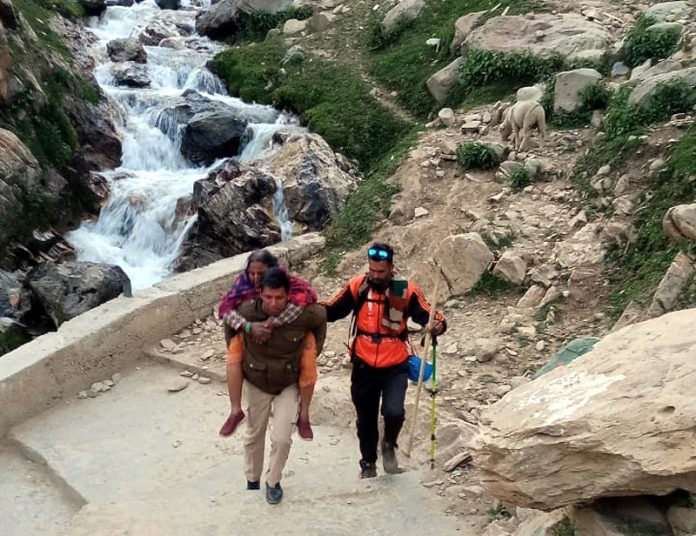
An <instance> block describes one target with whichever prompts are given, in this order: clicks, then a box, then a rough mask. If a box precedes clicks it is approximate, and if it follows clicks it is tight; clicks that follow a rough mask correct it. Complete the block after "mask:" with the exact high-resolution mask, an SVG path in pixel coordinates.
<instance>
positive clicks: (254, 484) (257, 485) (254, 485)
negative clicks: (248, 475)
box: [247, 480, 261, 490]
mask: <svg viewBox="0 0 696 536" xmlns="http://www.w3.org/2000/svg"><path fill="white" fill-rule="evenodd" d="M247 489H248V490H257V489H261V482H260V481H259V480H253V481H252V480H247Z"/></svg>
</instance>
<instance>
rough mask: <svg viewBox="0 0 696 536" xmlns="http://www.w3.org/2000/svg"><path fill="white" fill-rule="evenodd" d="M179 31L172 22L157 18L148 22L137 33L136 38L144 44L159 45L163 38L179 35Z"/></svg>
mask: <svg viewBox="0 0 696 536" xmlns="http://www.w3.org/2000/svg"><path fill="white" fill-rule="evenodd" d="M180 35H181V33H180V32H179V30H178V29H177V27H176V25H175V24H173V23H168V22H165V21H164V20H161V19H157V20H154V21H152V22H151V23H149V24H148V25H147V26H145V28H143V31H142V32H140V35H138V40H139V41H140V42H141V43H142V44H143V45H146V46H153V47H156V46H159V44H160V43H161V42H162V40H163V39H170V38H172V37H179V36H180Z"/></svg>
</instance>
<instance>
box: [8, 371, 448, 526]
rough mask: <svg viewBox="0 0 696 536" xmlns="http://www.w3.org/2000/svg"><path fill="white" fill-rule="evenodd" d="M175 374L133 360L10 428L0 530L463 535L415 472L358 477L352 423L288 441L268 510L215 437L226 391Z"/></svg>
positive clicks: (234, 455)
mask: <svg viewBox="0 0 696 536" xmlns="http://www.w3.org/2000/svg"><path fill="white" fill-rule="evenodd" d="M179 370H181V369H179V368H173V367H170V366H166V365H163V364H156V363H149V362H147V363H146V362H142V361H141V362H140V363H139V365H138V367H136V368H134V369H133V370H131V371H128V372H126V373H124V377H123V379H122V380H121V381H120V382H119V383H118V384H117V385H116V386H115V387H114V388H113V389H112V390H111V391H109V392H107V393H103V394H101V395H100V396H99V397H98V398H95V399H85V400H78V399H76V398H72V399H70V400H66V401H65V402H64V403H63V404H61V405H59V406H57V407H55V408H53V409H52V410H50V411H47V412H45V413H44V414H41V415H39V416H37V417H35V418H33V419H31V420H29V421H26V422H25V423H22V424H21V425H19V426H17V427H15V428H14V429H13V431H12V433H11V436H10V441H11V444H10V445H8V446H7V447H6V448H4V449H2V450H0V467H2V478H1V479H0V496H1V497H2V498H3V500H2V501H0V517H1V518H2V519H3V528H2V530H1V531H0V532H2V534H3V535H7V536H10V535H12V536H14V535H17V536H24V535H29V534H39V533H40V534H42V535H43V536H50V535H53V534H66V535H70V536H78V535H85V536H86V535H90V536H95V535H105V536H106V535H108V536H114V535H126V534H127V535H129V536H141V535H152V536H156V535H164V534H167V535H182V536H183V535H186V536H190V535H206V536H207V535H218V534H219V535H223V534H224V535H238V536H245V535H252V534H253V535H259V534H272V533H277V534H286V535H295V534H297V535H300V534H303V535H307V534H309V535H312V534H317V535H318V534H322V535H344V534H345V535H348V534H354V533H356V532H359V533H360V534H362V535H364V534H375V535H378V534H379V535H383V534H398V533H400V534H405V535H408V534H421V533H430V534H438V535H443V536H446V535H449V534H455V533H457V534H461V533H460V532H458V531H457V528H456V527H455V524H456V520H455V519H454V518H450V517H447V516H445V515H444V513H443V511H442V505H440V504H438V503H437V502H436V501H435V499H434V498H433V497H432V495H430V494H428V493H427V490H425V489H424V488H423V486H422V485H421V483H420V480H421V479H420V475H419V473H417V472H415V471H411V472H407V473H404V474H401V475H386V476H380V477H378V478H377V479H373V480H367V481H365V480H360V479H358V478H357V472H358V466H357V457H358V456H357V454H358V448H357V440H356V439H355V437H354V431H353V428H352V426H351V427H331V426H328V425H322V426H317V427H315V436H316V437H315V440H314V441H313V442H311V443H306V442H302V441H295V443H294V445H293V448H292V451H291V453H290V461H289V463H288V466H287V468H286V475H285V478H284V479H283V487H284V489H285V498H284V500H283V502H282V503H281V504H280V505H278V506H270V505H268V504H267V503H266V502H265V497H264V493H263V491H261V492H258V491H256V492H252V491H246V490H245V489H244V487H245V480H244V476H243V473H242V456H241V455H242V445H241V440H240V437H239V435H240V434H239V433H238V434H236V435H235V436H234V437H232V438H228V439H223V438H220V437H219V436H218V435H217V430H218V429H219V427H220V425H221V424H222V422H223V420H224V418H225V416H226V412H227V408H228V403H227V399H226V395H224V391H225V386H224V384H223V383H221V381H220V380H219V379H216V380H213V382H212V383H210V384H208V385H201V384H199V383H195V382H192V383H191V384H190V385H189V386H188V388H186V389H185V390H183V391H181V392H178V393H169V392H168V391H167V385H168V384H169V383H170V382H171V381H173V380H176V379H179V375H178V372H179ZM317 397H319V398H320V397H321V393H320V392H319V393H317ZM345 411H346V412H352V411H353V409H352V407H351V406H350V404H349V403H346V406H345ZM30 460H31V461H30ZM37 462H40V463H37ZM7 498H9V499H10V500H6V499H7ZM8 519H9V531H8V521H7V520H8Z"/></svg>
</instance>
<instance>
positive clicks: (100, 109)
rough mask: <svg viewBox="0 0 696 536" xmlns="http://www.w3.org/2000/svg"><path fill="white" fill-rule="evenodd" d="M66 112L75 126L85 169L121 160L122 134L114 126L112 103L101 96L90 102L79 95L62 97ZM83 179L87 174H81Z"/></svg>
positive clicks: (94, 168)
mask: <svg viewBox="0 0 696 536" xmlns="http://www.w3.org/2000/svg"><path fill="white" fill-rule="evenodd" d="M63 104H64V109H65V112H66V113H67V114H68V117H69V118H70V121H71V123H72V124H73V126H74V128H75V134H76V135H77V141H78V144H79V146H80V153H81V154H82V156H83V158H84V162H85V166H86V167H87V169H88V170H91V171H95V170H100V169H113V168H116V167H118V166H119V165H120V163H121V152H122V151H121V137H120V135H119V133H118V131H117V130H116V126H115V124H114V119H113V118H114V117H115V116H116V111H115V109H114V106H113V103H112V102H111V101H109V100H107V99H103V100H101V101H100V102H99V104H97V105H94V104H91V103H89V102H87V101H85V100H84V99H81V98H73V99H68V98H66V99H64V100H63ZM82 179H83V182H85V181H88V180H89V179H88V176H87V175H85V176H83V177H82Z"/></svg>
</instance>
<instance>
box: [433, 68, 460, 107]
mask: <svg viewBox="0 0 696 536" xmlns="http://www.w3.org/2000/svg"><path fill="white" fill-rule="evenodd" d="M463 61H464V58H462V57H461V56H459V57H458V58H456V59H455V60H454V61H452V62H451V63H450V64H449V65H447V66H446V67H443V68H442V69H440V70H439V71H437V72H436V73H435V74H433V75H432V76H431V77H430V78H428V80H427V81H426V86H427V87H428V91H430V94H431V95H432V96H433V98H434V99H435V100H436V101H437V102H439V103H440V104H444V103H446V102H447V99H448V98H449V96H450V93H451V92H452V90H453V89H454V88H455V87H457V84H458V83H459V68H460V67H461V65H462V62H463Z"/></svg>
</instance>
